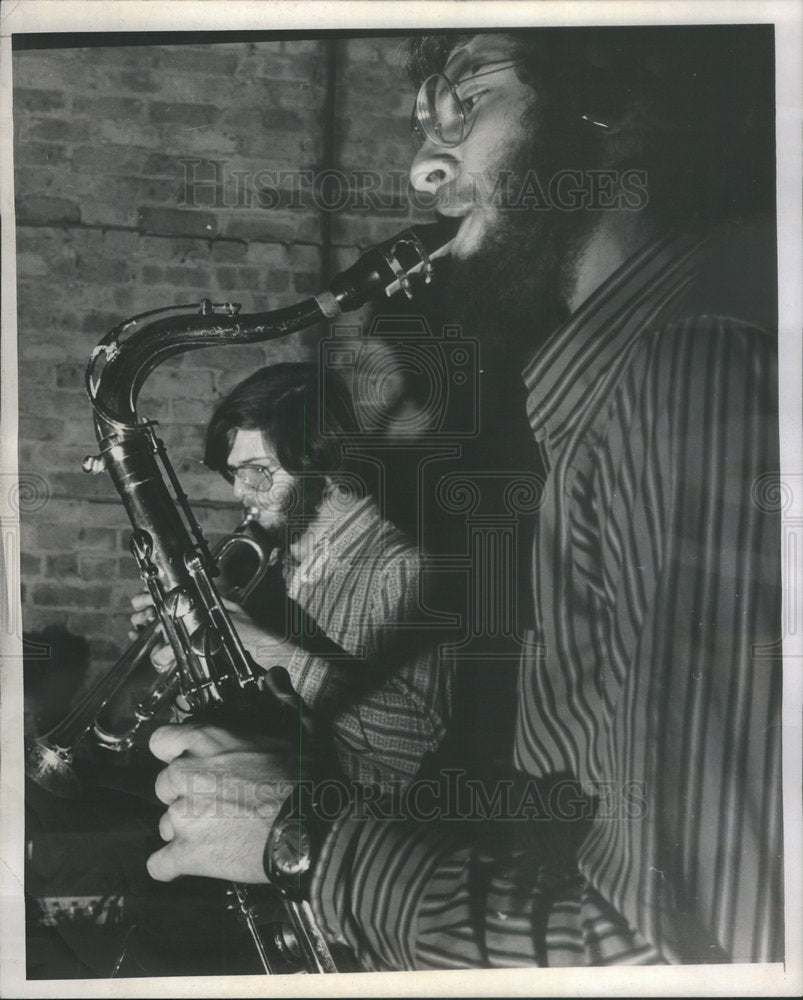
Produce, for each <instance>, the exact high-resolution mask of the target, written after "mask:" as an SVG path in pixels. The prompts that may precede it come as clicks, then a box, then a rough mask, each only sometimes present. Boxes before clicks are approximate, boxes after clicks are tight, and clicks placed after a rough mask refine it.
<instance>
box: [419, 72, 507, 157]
mask: <svg viewBox="0 0 803 1000" xmlns="http://www.w3.org/2000/svg"><path fill="white" fill-rule="evenodd" d="M520 63H521V60H508V61H507V62H499V63H488V64H487V65H491V66H493V69H486V70H484V71H483V72H482V73H475V74H474V76H467V77H465V79H463V80H460V82H459V83H456V84H455V83H452V81H451V80H450V79H449V78H448V76H445V75H444V74H443V73H433V74H432V76H428V77H427V79H426V80H424V82H423V83H422V84H421V86H420V87H419V88H418V94H417V95H416V98H415V103H414V104H413V114H412V118H411V121H410V129H411V131H412V133H413V139H414V141H415V142H417V143H418V144H419V145H422V144H423V143H424V142H425V141H426V140H427V139H429V140H430V141H431V142H434V143H435V145H436V146H450V147H451V146H459V145H460V143H461V142H463V141H464V140H465V139H467V138H468V134H469V132H470V131H471V127H472V126H473V124H474V117H472V116H471V115H472V111H473V110H474V108H475V106H476V103H477V98H478V97H479V96H480V94H481V93H483V92H484V91H482V90H476V91H475V92H473V93H469V94H467V95H465V96H463V97H461V96H460V94H459V93H458V92H457V91H458V87H463V86H464V85H465V84H467V83H471V82H472V81H473V80H479V79H481V78H482V77H485V76H490V75H491V73H501V72H502V70H503V69H511V67H513V66H519V65H520Z"/></svg>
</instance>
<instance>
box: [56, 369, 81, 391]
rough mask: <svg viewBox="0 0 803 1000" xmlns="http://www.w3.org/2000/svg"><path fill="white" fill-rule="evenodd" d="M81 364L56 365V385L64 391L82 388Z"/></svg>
mask: <svg viewBox="0 0 803 1000" xmlns="http://www.w3.org/2000/svg"><path fill="white" fill-rule="evenodd" d="M84 368H85V366H84V365H83V364H74V363H71V362H69V363H65V364H60V365H56V385H57V386H60V387H61V388H65V389H83V388H84Z"/></svg>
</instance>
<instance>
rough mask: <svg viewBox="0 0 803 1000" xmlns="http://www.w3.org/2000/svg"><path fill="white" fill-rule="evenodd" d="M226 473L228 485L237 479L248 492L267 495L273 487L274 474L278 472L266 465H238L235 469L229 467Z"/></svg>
mask: <svg viewBox="0 0 803 1000" xmlns="http://www.w3.org/2000/svg"><path fill="white" fill-rule="evenodd" d="M226 471H227V472H228V478H229V482H230V483H233V482H234V480H235V479H238V480H239V481H240V482H241V483H242V484H243V486H245V487H246V488H247V489H249V490H254V491H255V492H257V493H267V491H268V490H269V489H270V488H271V486H273V476H274V473H276V472H278V471H279V470H278V469H270V468H268V466H267V465H238V466H237V468H236V469H233V468H231V467H229V468H228V469H227V470H226Z"/></svg>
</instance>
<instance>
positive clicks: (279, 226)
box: [220, 212, 321, 243]
mask: <svg viewBox="0 0 803 1000" xmlns="http://www.w3.org/2000/svg"><path fill="white" fill-rule="evenodd" d="M320 232H321V219H320V216H319V215H317V214H316V215H309V214H304V215H302V216H300V217H299V215H298V213H297V212H296V213H293V212H286V213H278V212H240V213H231V214H228V215H225V216H223V217H222V218H221V221H220V233H221V235H222V236H226V237H229V238H232V239H238V240H247V241H261V242H264V243H276V242H279V243H292V242H294V241H295V240H305V241H306V240H309V241H315V240H317V239H320Z"/></svg>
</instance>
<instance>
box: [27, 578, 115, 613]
mask: <svg viewBox="0 0 803 1000" xmlns="http://www.w3.org/2000/svg"><path fill="white" fill-rule="evenodd" d="M107 596H108V589H107V588H106V587H105V586H89V587H67V586H64V585H60V586H57V585H55V584H52V583H38V584H36V585H35V586H34V587H33V588H32V595H31V599H32V603H33V604H38V605H39V606H40V607H41V606H47V607H55V608H69V607H73V608H85V607H103V606H104V605H105V602H106V598H107Z"/></svg>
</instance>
